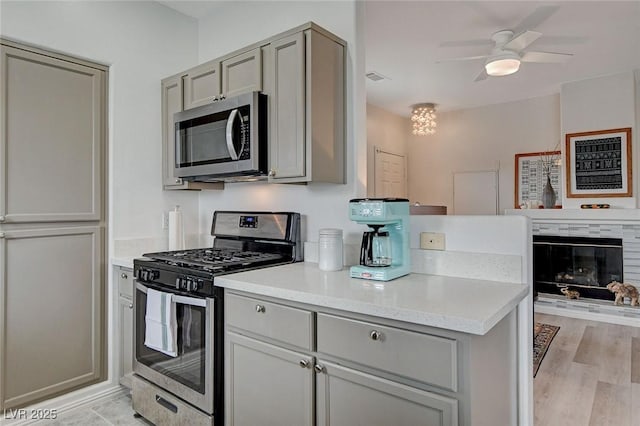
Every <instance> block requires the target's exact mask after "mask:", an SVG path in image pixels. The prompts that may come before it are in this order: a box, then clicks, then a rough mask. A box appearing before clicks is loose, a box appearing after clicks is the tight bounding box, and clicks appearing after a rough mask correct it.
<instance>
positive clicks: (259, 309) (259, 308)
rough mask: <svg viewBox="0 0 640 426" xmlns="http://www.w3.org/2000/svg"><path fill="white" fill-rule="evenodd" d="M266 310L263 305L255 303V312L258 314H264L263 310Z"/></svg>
mask: <svg viewBox="0 0 640 426" xmlns="http://www.w3.org/2000/svg"><path fill="white" fill-rule="evenodd" d="M265 311H266V309H265V307H264V306H263V305H256V312H257V313H259V314H264V312H265Z"/></svg>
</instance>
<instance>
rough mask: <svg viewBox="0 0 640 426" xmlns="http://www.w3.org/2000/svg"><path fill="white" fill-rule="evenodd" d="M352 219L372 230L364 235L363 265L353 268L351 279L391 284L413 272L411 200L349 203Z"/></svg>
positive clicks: (378, 199) (361, 262)
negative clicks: (410, 221) (410, 261)
mask: <svg viewBox="0 0 640 426" xmlns="http://www.w3.org/2000/svg"><path fill="white" fill-rule="evenodd" d="M349 218H350V219H351V220H353V221H355V222H357V223H361V224H363V225H367V226H369V228H371V229H372V231H367V232H365V233H364V234H363V235H362V245H361V246H360V265H355V266H352V267H351V277H353V278H365V279H369V280H378V281H390V280H393V279H395V278H398V277H401V276H403V275H407V274H408V273H409V272H411V267H410V263H409V257H410V254H409V200H407V199H405V198H356V199H353V200H350V201H349Z"/></svg>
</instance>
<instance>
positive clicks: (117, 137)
mask: <svg viewBox="0 0 640 426" xmlns="http://www.w3.org/2000/svg"><path fill="white" fill-rule="evenodd" d="M0 8H1V14H0V16H1V17H0V19H1V21H0V33H1V35H2V36H3V37H6V38H9V39H12V40H16V41H22V42H25V43H30V44H33V45H37V46H40V47H43V48H46V49H50V50H55V51H60V52H63V53H67V54H69V55H73V56H79V57H82V58H86V59H89V60H92V61H96V62H99V63H102V64H106V65H109V67H110V69H109V169H110V179H109V185H110V188H109V189H110V193H111V201H110V206H111V213H110V215H111V225H112V227H111V233H112V238H123V237H142V236H144V237H164V236H165V235H166V234H165V233H166V231H163V230H162V229H161V212H162V211H163V210H169V209H170V207H171V206H173V205H174V204H180V205H181V206H182V208H183V212H184V215H185V224H186V232H187V233H193V232H198V195H197V193H188V192H165V191H162V163H161V133H160V132H161V125H160V80H161V79H162V78H164V77H167V76H169V75H171V74H175V73H176V72H179V71H181V70H184V69H186V68H188V67H190V66H193V65H195V64H196V63H197V46H198V45H197V23H196V21H195V20H193V19H191V18H188V17H186V16H184V15H181V14H179V13H177V12H175V11H173V10H171V9H169V8H166V7H165V6H162V5H160V4H158V3H155V2H121V1H113V2H84V1H78V2H57V1H46V2H31V1H4V0H3V1H2V3H0Z"/></svg>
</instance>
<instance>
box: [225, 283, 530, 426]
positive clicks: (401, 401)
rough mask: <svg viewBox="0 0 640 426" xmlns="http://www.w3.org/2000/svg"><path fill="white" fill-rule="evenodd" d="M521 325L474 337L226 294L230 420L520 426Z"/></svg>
mask: <svg viewBox="0 0 640 426" xmlns="http://www.w3.org/2000/svg"><path fill="white" fill-rule="evenodd" d="M515 329H516V317H515V314H514V313H513V312H512V313H510V314H509V315H507V316H506V317H505V318H504V319H503V320H501V321H500V322H499V323H498V324H497V325H496V326H494V328H493V329H492V330H490V331H489V332H488V333H487V334H485V335H483V336H476V335H469V334H466V333H459V332H453V331H448V330H443V329H437V328H433V327H426V326H420V325H415V324H408V323H400V322H397V321H392V320H387V319H382V318H377V317H371V316H366V315H360V314H355V313H348V312H334V311H332V310H330V309H327V308H324V307H319V306H313V305H306V304H300V303H295V302H286V301H282V300H278V299H273V298H270V297H264V296H255V295H252V294H249V293H243V292H238V291H231V290H225V339H226V343H225V348H226V349H225V350H226V352H225V362H226V364H225V392H226V394H225V403H226V414H225V416H226V422H225V423H226V424H227V425H228V426H231V425H251V424H272V425H285V424H287V425H289V424H291V425H293V424H295V425H304V424H309V423H312V424H317V425H327V426H328V425H332V426H340V425H344V426H352V425H366V426H372V425H373V426H377V425H379V426H386V425H407V426H417V425H424V426H458V425H461V426H463V425H464V426H472V425H505V426H506V425H515V424H516V422H517V420H516V414H517V408H516V406H517V401H516V395H517V379H516V376H517V371H516V350H515V345H516V343H515V341H516V339H515ZM310 389H313V391H312V390H310Z"/></svg>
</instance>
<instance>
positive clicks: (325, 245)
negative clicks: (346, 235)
mask: <svg viewBox="0 0 640 426" xmlns="http://www.w3.org/2000/svg"><path fill="white" fill-rule="evenodd" d="M342 250H343V249H342V229H336V228H325V229H321V230H320V233H319V237H318V268H320V269H321V270H323V271H339V270H341V269H342V266H343V263H342V256H343V255H342Z"/></svg>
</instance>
